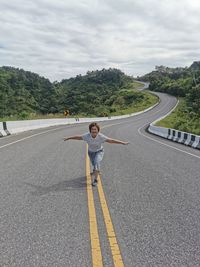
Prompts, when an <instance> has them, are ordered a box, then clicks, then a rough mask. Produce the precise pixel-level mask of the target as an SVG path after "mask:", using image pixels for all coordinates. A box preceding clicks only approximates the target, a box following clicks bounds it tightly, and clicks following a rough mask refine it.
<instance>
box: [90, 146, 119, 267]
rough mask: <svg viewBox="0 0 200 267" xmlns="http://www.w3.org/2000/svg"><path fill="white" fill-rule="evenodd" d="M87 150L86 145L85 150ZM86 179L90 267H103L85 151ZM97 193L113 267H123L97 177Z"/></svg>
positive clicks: (99, 179)
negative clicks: (90, 251) (90, 254)
mask: <svg viewBox="0 0 200 267" xmlns="http://www.w3.org/2000/svg"><path fill="white" fill-rule="evenodd" d="M86 150H88V145H87V149H86ZM86 177H87V194H88V209H89V223H90V238H91V248H92V264H93V265H92V266H93V267H101V266H103V262H102V253H101V247H100V241H99V234H98V226H97V220H96V211H95V205H94V197H93V191H92V186H91V176H90V161H89V157H88V153H87V151H86ZM97 187H98V192H99V198H100V203H101V208H102V211H103V217H104V221H105V225H106V230H107V235H108V240H109V244H110V249H111V253H112V257H113V263H114V266H115V267H124V264H123V260H122V256H121V253H120V249H119V245H118V243H117V238H116V235H115V231H114V227H113V224H112V220H111V216H110V212H109V209H108V205H107V203H106V198H105V194H104V191H103V187H102V183H101V178H100V176H99V177H98V186H97Z"/></svg>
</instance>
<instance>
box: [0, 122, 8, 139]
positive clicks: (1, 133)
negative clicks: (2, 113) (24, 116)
mask: <svg viewBox="0 0 200 267" xmlns="http://www.w3.org/2000/svg"><path fill="white" fill-rule="evenodd" d="M7 135H8V134H7V132H6V131H5V130H4V127H3V122H0V137H3V136H7Z"/></svg>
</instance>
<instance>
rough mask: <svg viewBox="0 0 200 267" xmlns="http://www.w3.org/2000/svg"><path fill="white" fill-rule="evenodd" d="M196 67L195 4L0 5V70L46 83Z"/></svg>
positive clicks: (45, 0)
mask: <svg viewBox="0 0 200 267" xmlns="http://www.w3.org/2000/svg"><path fill="white" fill-rule="evenodd" d="M196 60H200V1H199V0H162V1H159V0H100V1H96V0H77V1H75V0H33V1H30V0H0V66H3V65H4V66H5V65H6V66H14V67H19V68H23V69H25V70H30V71H33V72H36V73H38V74H40V75H42V76H45V77H46V78H49V79H50V80H51V81H54V80H57V81H60V80H61V79H63V78H69V77H72V76H76V75H77V74H85V73H86V72H87V71H88V70H96V69H102V68H109V67H115V68H119V69H121V70H122V71H124V72H125V73H127V74H130V75H134V76H137V75H142V74H145V73H147V72H150V71H152V70H153V69H154V67H155V65H166V66H171V67H176V66H183V67H184V66H189V65H191V63H192V62H193V61H196Z"/></svg>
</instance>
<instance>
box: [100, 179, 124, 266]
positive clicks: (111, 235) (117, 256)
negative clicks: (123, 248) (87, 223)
mask: <svg viewBox="0 0 200 267" xmlns="http://www.w3.org/2000/svg"><path fill="white" fill-rule="evenodd" d="M98 191H99V198H100V203H101V208H102V211H103V217H104V221H105V224H106V230H107V234H108V239H109V243H110V248H111V252H112V256H113V262H114V266H115V267H124V264H123V260H122V256H121V252H120V249H119V245H118V243H117V238H116V235H115V231H114V227H113V224H112V220H111V217H110V212H109V209H108V205H107V203H106V198H105V194H104V191H103V187H102V183H101V178H100V176H99V177H98Z"/></svg>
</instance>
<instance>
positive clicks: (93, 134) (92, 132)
mask: <svg viewBox="0 0 200 267" xmlns="http://www.w3.org/2000/svg"><path fill="white" fill-rule="evenodd" d="M97 134H98V129H97V127H96V126H93V127H92V128H91V135H92V137H96V136H97Z"/></svg>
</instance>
